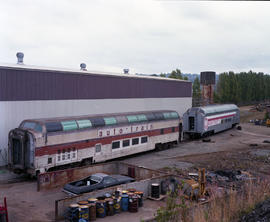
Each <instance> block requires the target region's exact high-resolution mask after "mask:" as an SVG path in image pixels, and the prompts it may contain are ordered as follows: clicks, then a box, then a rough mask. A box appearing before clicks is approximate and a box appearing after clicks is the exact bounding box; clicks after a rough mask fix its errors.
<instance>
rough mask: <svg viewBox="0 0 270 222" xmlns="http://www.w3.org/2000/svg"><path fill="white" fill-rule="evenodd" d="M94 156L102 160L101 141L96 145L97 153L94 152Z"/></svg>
mask: <svg viewBox="0 0 270 222" xmlns="http://www.w3.org/2000/svg"><path fill="white" fill-rule="evenodd" d="M94 158H95V160H97V161H98V160H100V159H101V158H102V144H101V143H97V144H96V145H95V154H94Z"/></svg>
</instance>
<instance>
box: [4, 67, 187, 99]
mask: <svg viewBox="0 0 270 222" xmlns="http://www.w3.org/2000/svg"><path fill="white" fill-rule="evenodd" d="M190 96H191V83H190V82H184V81H169V80H165V79H164V80H160V79H154V78H152V79H149V78H134V77H128V76H124V75H123V77H122V76H110V75H101V74H90V75H88V74H80V73H78V74H76V73H68V74H67V73H63V72H57V71H45V70H19V69H7V68H3V67H2V68H0V101H26V100H63V99H119V98H121V99H125V98H165V97H166V98H170V97H190Z"/></svg>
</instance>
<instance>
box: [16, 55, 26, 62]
mask: <svg viewBox="0 0 270 222" xmlns="http://www.w3.org/2000/svg"><path fill="white" fill-rule="evenodd" d="M16 56H17V59H18V61H17V64H23V57H24V54H23V53H22V52H17V54H16Z"/></svg>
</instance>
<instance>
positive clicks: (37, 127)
mask: <svg viewBox="0 0 270 222" xmlns="http://www.w3.org/2000/svg"><path fill="white" fill-rule="evenodd" d="M22 128H23V129H32V130H35V131H38V132H42V126H41V125H40V124H38V123H35V122H24V123H23V125H22Z"/></svg>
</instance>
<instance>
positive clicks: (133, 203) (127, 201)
mask: <svg viewBox="0 0 270 222" xmlns="http://www.w3.org/2000/svg"><path fill="white" fill-rule="evenodd" d="M142 206H143V192H141V191H137V190H135V189H128V190H125V191H118V190H117V191H115V192H114V193H113V195H111V194H108V193H107V194H105V195H104V196H101V197H97V198H89V199H88V200H87V201H86V200H82V201H79V202H78V203H76V204H71V205H70V207H69V209H68V214H67V216H66V219H67V220H68V221H70V222H75V221H80V222H89V221H94V220H96V218H104V217H106V216H113V215H114V214H118V213H121V212H122V211H123V212H125V211H129V212H132V213H135V212H138V208H139V207H142Z"/></svg>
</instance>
